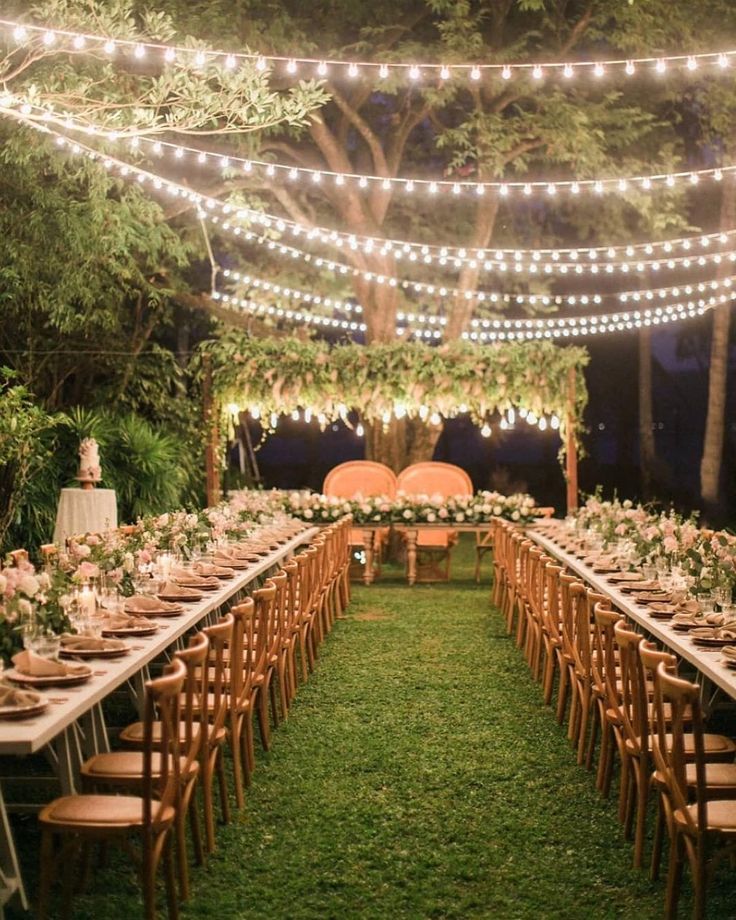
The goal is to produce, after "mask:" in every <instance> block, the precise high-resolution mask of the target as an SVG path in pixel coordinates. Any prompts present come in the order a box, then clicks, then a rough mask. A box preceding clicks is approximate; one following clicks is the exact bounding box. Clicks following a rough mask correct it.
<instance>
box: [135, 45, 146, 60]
mask: <svg viewBox="0 0 736 920" xmlns="http://www.w3.org/2000/svg"><path fill="white" fill-rule="evenodd" d="M145 55H146V49H145V47H144V46H143V45H136V46H135V48H134V49H133V56H134V57H137V58H142V57H145Z"/></svg>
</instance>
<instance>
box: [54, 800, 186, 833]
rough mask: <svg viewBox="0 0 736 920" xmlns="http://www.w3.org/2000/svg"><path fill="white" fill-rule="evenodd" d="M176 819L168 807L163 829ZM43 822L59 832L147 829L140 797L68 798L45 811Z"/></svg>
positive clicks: (161, 822)
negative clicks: (72, 830) (66, 830)
mask: <svg viewBox="0 0 736 920" xmlns="http://www.w3.org/2000/svg"><path fill="white" fill-rule="evenodd" d="M174 815H175V811H174V809H173V808H172V807H171V806H167V807H166V808H165V809H164V810H163V813H162V814H161V815H160V818H159V822H158V824H159V826H162V827H163V826H166V825H169V824H171V823H172V822H173V820H174ZM39 821H40V822H41V823H42V824H46V825H49V826H51V827H52V828H54V827H55V828H57V829H59V830H61V829H63V828H72V829H74V830H79V831H82V830H84V829H87V830H90V831H93V830H95V829H99V830H102V831H105V832H106V833H107V832H109V831H111V830H114V829H115V828H119V829H120V830H121V831H125V830H127V829H133V828H137V827H141V826H142V825H143V799H142V798H140V797H139V796H137V795H65V796H63V797H62V798H60V799H55V800H54V801H53V802H50V803H49V804H48V805H47V806H46V807H45V808H43V809H42V811H41V813H40V815H39Z"/></svg>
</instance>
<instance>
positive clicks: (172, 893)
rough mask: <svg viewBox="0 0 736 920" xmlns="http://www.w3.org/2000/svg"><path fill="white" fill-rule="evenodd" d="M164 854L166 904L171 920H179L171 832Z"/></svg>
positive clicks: (168, 835)
mask: <svg viewBox="0 0 736 920" xmlns="http://www.w3.org/2000/svg"><path fill="white" fill-rule="evenodd" d="M163 855H164V878H165V880H166V904H167V906H168V909H169V920H177V918H178V917H179V905H178V903H177V900H176V872H175V869H174V849H173V845H172V840H171V833H169V834H167V838H166V843H165V844H164V854H163ZM152 874H153V872H152Z"/></svg>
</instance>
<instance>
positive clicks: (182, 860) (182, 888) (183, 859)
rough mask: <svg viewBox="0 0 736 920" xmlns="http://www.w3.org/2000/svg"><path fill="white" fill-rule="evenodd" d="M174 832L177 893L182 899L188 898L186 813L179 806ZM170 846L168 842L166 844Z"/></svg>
mask: <svg viewBox="0 0 736 920" xmlns="http://www.w3.org/2000/svg"><path fill="white" fill-rule="evenodd" d="M174 831H175V834H176V861H177V868H178V875H179V895H180V897H181V899H182V901H187V900H188V899H189V863H188V862H187V834H186V815H185V814H183V812H182V810H181V808H177V810H176V819H175V821H174ZM167 846H169V848H170V844H167Z"/></svg>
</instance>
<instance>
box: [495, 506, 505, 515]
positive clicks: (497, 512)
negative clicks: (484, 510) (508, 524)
mask: <svg viewBox="0 0 736 920" xmlns="http://www.w3.org/2000/svg"><path fill="white" fill-rule="evenodd" d="M493 513H494V514H495V515H496V517H498V516H499V515H501V514H503V508H502V507H501V506H500V505H494V506H493Z"/></svg>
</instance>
